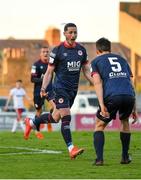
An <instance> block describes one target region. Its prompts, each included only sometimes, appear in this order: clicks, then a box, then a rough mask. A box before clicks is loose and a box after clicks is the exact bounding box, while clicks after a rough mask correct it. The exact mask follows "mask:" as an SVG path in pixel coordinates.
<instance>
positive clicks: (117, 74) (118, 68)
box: [91, 53, 135, 98]
mask: <svg viewBox="0 0 141 180" xmlns="http://www.w3.org/2000/svg"><path fill="white" fill-rule="evenodd" d="M91 73H92V75H94V74H95V73H98V74H100V76H101V79H102V80H103V89H104V91H103V93H104V98H106V97H108V96H114V95H124V94H127V95H132V96H134V95H135V92H134V89H133V86H132V83H131V81H130V77H132V76H133V75H132V72H131V70H130V67H129V65H128V63H127V61H126V60H125V59H124V58H122V57H121V56H119V55H116V54H112V53H108V54H104V55H100V56H98V57H96V58H95V59H94V60H93V61H92V62H91Z"/></svg>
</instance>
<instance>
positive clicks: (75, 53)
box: [49, 43, 88, 90]
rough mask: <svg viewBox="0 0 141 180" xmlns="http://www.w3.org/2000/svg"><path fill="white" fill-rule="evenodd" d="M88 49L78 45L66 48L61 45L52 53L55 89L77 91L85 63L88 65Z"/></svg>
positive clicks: (51, 62) (50, 61)
mask: <svg viewBox="0 0 141 180" xmlns="http://www.w3.org/2000/svg"><path fill="white" fill-rule="evenodd" d="M87 62H88V61H87V53H86V49H85V48H84V47H83V46H81V45H80V44H78V43H76V45H75V47H71V48H70V47H66V46H65V43H61V44H60V45H59V46H57V47H55V48H54V49H53V50H52V52H51V53H50V60H49V63H50V65H54V66H55V78H54V83H53V86H54V87H55V88H65V89H69V90H77V89H78V83H79V76H80V70H81V67H82V65H83V64H84V63H87Z"/></svg>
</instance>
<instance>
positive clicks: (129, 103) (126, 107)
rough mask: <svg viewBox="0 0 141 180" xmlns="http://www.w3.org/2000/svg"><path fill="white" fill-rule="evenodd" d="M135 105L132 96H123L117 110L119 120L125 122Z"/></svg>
mask: <svg viewBox="0 0 141 180" xmlns="http://www.w3.org/2000/svg"><path fill="white" fill-rule="evenodd" d="M134 104H135V98H134V97H133V96H123V97H122V102H121V104H120V108H119V118H120V120H124V121H126V119H128V118H129V116H130V115H131V113H132V110H133V107H134Z"/></svg>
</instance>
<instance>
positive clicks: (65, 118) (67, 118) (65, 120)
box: [62, 115, 71, 125]
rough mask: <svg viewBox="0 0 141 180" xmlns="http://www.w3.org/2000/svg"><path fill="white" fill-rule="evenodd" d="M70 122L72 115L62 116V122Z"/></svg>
mask: <svg viewBox="0 0 141 180" xmlns="http://www.w3.org/2000/svg"><path fill="white" fill-rule="evenodd" d="M70 122H71V115H66V116H64V117H62V124H67V125H69V124H70Z"/></svg>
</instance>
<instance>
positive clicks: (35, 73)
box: [31, 60, 52, 94]
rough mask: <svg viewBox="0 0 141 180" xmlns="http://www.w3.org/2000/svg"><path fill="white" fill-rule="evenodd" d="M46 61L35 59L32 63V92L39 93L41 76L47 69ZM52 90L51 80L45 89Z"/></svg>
mask: <svg viewBox="0 0 141 180" xmlns="http://www.w3.org/2000/svg"><path fill="white" fill-rule="evenodd" d="M47 67H48V63H44V62H42V61H41V60H38V61H36V62H35V63H34V64H33V65H32V69H31V82H33V83H34V93H35V94H36V93H37V94H39V93H40V89H41V86H42V81H43V76H44V74H45V72H46V70H47ZM51 90H52V82H51V83H50V84H49V85H48V87H47V89H46V91H51Z"/></svg>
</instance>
